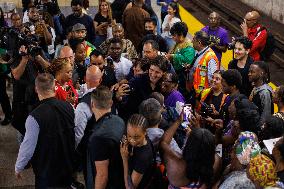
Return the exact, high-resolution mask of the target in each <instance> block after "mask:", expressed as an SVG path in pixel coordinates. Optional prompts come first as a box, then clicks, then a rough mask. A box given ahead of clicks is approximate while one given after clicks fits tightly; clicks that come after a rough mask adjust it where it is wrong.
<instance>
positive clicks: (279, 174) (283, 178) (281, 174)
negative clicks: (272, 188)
mask: <svg viewBox="0 0 284 189" xmlns="http://www.w3.org/2000/svg"><path fill="white" fill-rule="evenodd" d="M277 177H278V178H279V179H280V181H281V182H283V183H284V170H283V171H279V172H277Z"/></svg>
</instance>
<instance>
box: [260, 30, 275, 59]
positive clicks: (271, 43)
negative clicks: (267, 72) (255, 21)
mask: <svg viewBox="0 0 284 189" xmlns="http://www.w3.org/2000/svg"><path fill="white" fill-rule="evenodd" d="M263 30H266V32H267V38H266V42H265V46H264V48H263V50H262V51H261V52H260V57H261V60H268V59H270V57H271V55H272V54H273V52H274V50H275V38H274V36H273V34H272V33H271V32H270V31H269V30H268V29H267V28H265V27H262V28H260V30H259V31H258V32H257V33H256V36H257V35H258V34H259V33H260V32H261V31H263Z"/></svg>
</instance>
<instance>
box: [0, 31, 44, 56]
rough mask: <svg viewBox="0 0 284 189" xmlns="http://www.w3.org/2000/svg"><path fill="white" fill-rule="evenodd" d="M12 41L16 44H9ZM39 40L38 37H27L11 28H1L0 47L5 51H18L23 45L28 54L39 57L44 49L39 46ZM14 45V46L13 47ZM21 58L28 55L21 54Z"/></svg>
mask: <svg viewBox="0 0 284 189" xmlns="http://www.w3.org/2000/svg"><path fill="white" fill-rule="evenodd" d="M10 39H14V40H15V41H16V43H15V44H11V43H9V40H10ZM38 43H39V39H38V37H37V36H36V35H26V34H25V33H22V32H20V31H18V30H17V29H15V28H11V27H1V28H0V47H1V48H5V49H14V50H15V49H16V50H18V49H19V48H20V47H21V46H22V45H24V46H26V48H27V49H28V52H27V54H28V55H31V56H33V57H34V56H37V55H40V54H41V51H42V48H41V47H40V46H38ZM11 45H12V46H11ZM19 55H21V56H25V55H26V54H23V53H19Z"/></svg>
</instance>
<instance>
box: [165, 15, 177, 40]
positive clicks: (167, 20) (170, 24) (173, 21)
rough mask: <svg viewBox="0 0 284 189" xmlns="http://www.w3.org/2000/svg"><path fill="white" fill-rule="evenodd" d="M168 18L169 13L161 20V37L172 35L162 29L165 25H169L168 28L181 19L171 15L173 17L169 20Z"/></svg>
mask: <svg viewBox="0 0 284 189" xmlns="http://www.w3.org/2000/svg"><path fill="white" fill-rule="evenodd" d="M169 19H170V15H169V14H167V15H166V17H165V19H164V22H163V24H162V31H163V33H162V37H169V38H171V37H172V36H171V33H170V31H164V29H165V28H166V27H167V26H170V28H171V27H172V26H173V25H174V24H175V23H176V22H180V21H181V20H180V19H179V18H177V17H173V18H172V19H171V21H170V20H169Z"/></svg>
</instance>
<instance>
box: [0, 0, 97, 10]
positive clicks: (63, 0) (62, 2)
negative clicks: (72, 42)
mask: <svg viewBox="0 0 284 189" xmlns="http://www.w3.org/2000/svg"><path fill="white" fill-rule="evenodd" d="M89 1H90V6H98V0H89ZM6 2H8V3H10V2H11V3H14V4H15V5H16V7H17V8H21V7H22V0H0V6H1V7H2V6H3V4H4V3H6ZM58 3H59V6H70V3H71V0H58Z"/></svg>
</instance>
